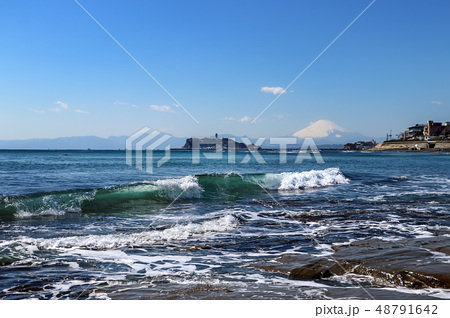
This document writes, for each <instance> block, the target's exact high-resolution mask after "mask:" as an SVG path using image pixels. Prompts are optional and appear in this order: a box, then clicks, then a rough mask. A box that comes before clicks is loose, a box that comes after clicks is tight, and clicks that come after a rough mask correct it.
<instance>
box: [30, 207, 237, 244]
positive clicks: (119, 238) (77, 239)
mask: <svg viewBox="0 0 450 318" xmlns="http://www.w3.org/2000/svg"><path fill="white" fill-rule="evenodd" d="M238 226H239V220H238V219H237V218H236V217H235V216H233V215H231V214H228V215H225V216H223V217H220V218H217V219H211V220H206V221H203V222H201V223H188V224H177V225H174V226H172V227H169V228H166V229H164V230H151V231H144V232H138V233H127V234H105V235H87V236H69V237H61V238H51V239H29V240H24V241H23V243H28V244H31V245H34V246H37V247H38V248H39V249H48V250H55V249H66V248H81V249H94V250H102V249H118V248H123V247H145V246H149V245H152V244H155V243H158V242H166V241H181V240H187V239H190V238H192V237H196V236H199V235H207V234H214V233H220V232H228V231H232V230H234V229H235V228H237V227H238Z"/></svg>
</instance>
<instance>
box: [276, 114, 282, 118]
mask: <svg viewBox="0 0 450 318" xmlns="http://www.w3.org/2000/svg"><path fill="white" fill-rule="evenodd" d="M273 117H276V118H284V115H283V114H273Z"/></svg>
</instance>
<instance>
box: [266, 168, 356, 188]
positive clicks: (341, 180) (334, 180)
mask: <svg viewBox="0 0 450 318" xmlns="http://www.w3.org/2000/svg"><path fill="white" fill-rule="evenodd" d="M349 182H350V180H349V179H347V178H346V177H345V176H344V175H343V173H342V172H341V171H340V170H339V168H328V169H324V170H311V171H303V172H283V173H279V174H267V175H266V176H265V179H264V184H263V186H264V187H265V188H267V189H278V190H299V189H307V188H320V187H325V186H329V185H335V184H346V183H349Z"/></svg>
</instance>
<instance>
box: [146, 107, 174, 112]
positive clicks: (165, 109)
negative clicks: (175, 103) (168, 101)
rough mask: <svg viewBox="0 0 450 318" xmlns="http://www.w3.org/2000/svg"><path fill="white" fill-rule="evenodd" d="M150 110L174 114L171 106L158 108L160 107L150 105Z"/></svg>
mask: <svg viewBox="0 0 450 318" xmlns="http://www.w3.org/2000/svg"><path fill="white" fill-rule="evenodd" d="M150 108H151V109H153V110H156V111H157V112H166V113H174V111H173V110H172V108H170V106H164V105H163V106H158V105H150Z"/></svg>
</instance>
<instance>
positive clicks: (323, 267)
mask: <svg viewBox="0 0 450 318" xmlns="http://www.w3.org/2000/svg"><path fill="white" fill-rule="evenodd" d="M449 249H450V248H449V247H448V237H433V238H421V239H404V240H400V241H395V242H388V241H381V240H377V239H370V240H362V241H357V242H353V243H351V244H348V245H341V246H334V247H333V250H334V251H335V253H334V254H333V255H332V257H330V258H324V257H314V256H310V255H307V254H300V255H299V254H290V255H283V256H282V257H278V258H276V259H273V260H269V261H267V262H265V263H262V264H255V265H253V266H254V267H257V268H260V269H262V270H265V271H271V272H277V273H282V274H285V275H287V276H288V277H289V278H290V279H295V280H315V279H324V278H328V277H331V276H334V275H344V274H346V273H351V274H357V275H365V276H368V277H371V282H372V283H374V284H377V285H381V286H401V287H407V288H412V289H421V288H450V264H448V263H445V260H443V259H442V257H441V256H442V255H440V254H439V253H444V254H447V255H450V254H449Z"/></svg>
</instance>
